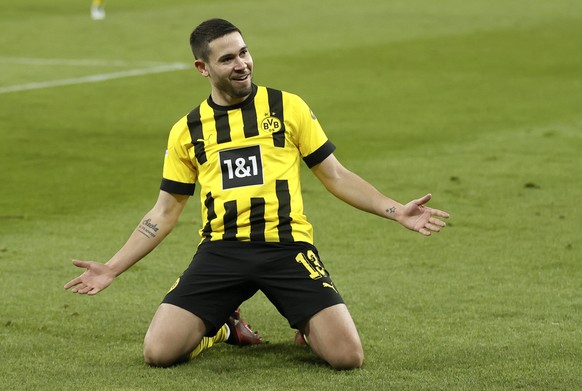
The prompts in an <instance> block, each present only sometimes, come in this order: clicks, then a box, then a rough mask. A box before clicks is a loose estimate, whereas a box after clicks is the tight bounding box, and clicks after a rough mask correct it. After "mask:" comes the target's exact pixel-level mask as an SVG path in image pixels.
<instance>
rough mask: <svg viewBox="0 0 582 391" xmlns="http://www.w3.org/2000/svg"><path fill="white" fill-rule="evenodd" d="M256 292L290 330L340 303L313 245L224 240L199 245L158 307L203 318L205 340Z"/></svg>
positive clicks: (339, 296) (340, 298)
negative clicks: (172, 307) (206, 327)
mask: <svg viewBox="0 0 582 391" xmlns="http://www.w3.org/2000/svg"><path fill="white" fill-rule="evenodd" d="M258 290H261V291H262V292H263V293H264V294H265V296H266V297H267V298H268V299H269V300H270V301H271V303H273V304H274V305H275V307H276V308H277V310H278V311H279V312H280V313H281V315H283V316H284V317H285V318H287V321H288V322H289V325H290V326H291V327H293V328H297V326H298V324H300V323H301V322H302V321H304V320H307V319H309V318H310V317H311V316H313V315H315V314H316V313H317V312H319V311H321V310H322V309H325V308H327V307H330V306H332V305H336V304H340V303H343V299H342V297H341V295H340V294H339V293H338V291H337V289H336V287H335V285H334V284H333V282H332V280H331V278H330V276H329V274H328V272H327V271H326V269H325V268H324V266H323V263H322V262H321V261H320V260H319V256H318V254H317V250H316V249H315V247H314V246H313V245H311V244H309V243H304V242H296V243H263V242H261V243H255V242H252V243H249V242H229V241H217V242H208V243H204V244H202V245H200V246H199V247H198V250H197V252H196V254H195V255H194V258H193V259H192V263H190V266H189V267H188V268H187V269H186V270H185V271H184V273H183V274H182V276H181V277H180V278H179V279H178V280H177V281H176V283H175V284H174V286H173V287H172V288H171V289H170V291H169V292H168V294H167V295H166V297H165V298H164V300H163V303H168V304H173V305H176V306H178V307H180V308H183V309H185V310H187V311H190V312H192V313H193V314H194V315H196V316H198V317H199V318H201V319H203V320H205V321H206V322H207V323H208V324H209V326H211V328H210V330H208V335H209V336H210V335H214V333H216V331H217V330H218V329H219V328H220V327H221V326H222V325H223V324H224V323H225V322H226V321H227V319H228V317H229V316H230V315H231V314H232V313H233V312H234V311H235V310H236V309H237V308H238V307H239V306H240V305H241V304H242V302H243V301H245V300H247V299H249V298H251V297H252V296H253V295H254V294H255V293H256V292H257V291H258Z"/></svg>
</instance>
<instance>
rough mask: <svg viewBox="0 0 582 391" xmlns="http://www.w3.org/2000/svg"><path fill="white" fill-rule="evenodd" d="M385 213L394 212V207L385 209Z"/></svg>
mask: <svg viewBox="0 0 582 391" xmlns="http://www.w3.org/2000/svg"><path fill="white" fill-rule="evenodd" d="M386 213H396V207H395V206H393V207H390V208H388V209H386Z"/></svg>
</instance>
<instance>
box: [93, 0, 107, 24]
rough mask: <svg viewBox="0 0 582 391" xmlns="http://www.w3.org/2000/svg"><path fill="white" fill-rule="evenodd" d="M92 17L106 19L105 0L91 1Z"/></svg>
mask: <svg viewBox="0 0 582 391" xmlns="http://www.w3.org/2000/svg"><path fill="white" fill-rule="evenodd" d="M91 19H93V20H103V19H105V0H92V1H91Z"/></svg>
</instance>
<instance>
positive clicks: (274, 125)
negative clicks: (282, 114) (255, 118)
mask: <svg viewBox="0 0 582 391" xmlns="http://www.w3.org/2000/svg"><path fill="white" fill-rule="evenodd" d="M261 130H263V131H265V132H269V133H274V132H277V131H279V130H281V120H280V119H279V118H277V117H273V116H269V117H266V118H265V119H263V120H262V121H261Z"/></svg>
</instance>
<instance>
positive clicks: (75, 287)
mask: <svg viewBox="0 0 582 391" xmlns="http://www.w3.org/2000/svg"><path fill="white" fill-rule="evenodd" d="M86 286H87V285H85V284H83V283H79V284H77V285H75V286H74V287H73V289H71V292H73V293H79V290H81V289H83V288H85V287H86Z"/></svg>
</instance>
